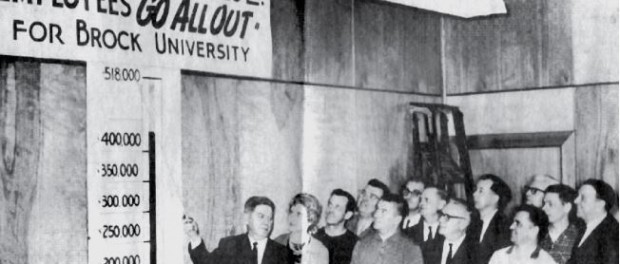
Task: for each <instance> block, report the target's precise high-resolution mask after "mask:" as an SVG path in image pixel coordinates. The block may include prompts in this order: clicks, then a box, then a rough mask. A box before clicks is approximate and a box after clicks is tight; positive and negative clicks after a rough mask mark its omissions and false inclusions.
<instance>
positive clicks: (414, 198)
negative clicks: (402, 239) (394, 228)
mask: <svg viewBox="0 0 620 264" xmlns="http://www.w3.org/2000/svg"><path fill="white" fill-rule="evenodd" d="M424 187H425V184H424V181H422V180H420V179H409V180H408V181H407V182H406V183H405V184H404V185H403V188H402V190H401V194H402V195H403V198H404V199H405V201H407V206H408V207H409V214H408V215H407V217H405V220H403V228H402V229H403V230H404V229H407V228H410V227H412V226H414V225H416V224H418V222H420V218H421V217H422V215H421V214H420V200H421V199H422V192H423V191H424Z"/></svg>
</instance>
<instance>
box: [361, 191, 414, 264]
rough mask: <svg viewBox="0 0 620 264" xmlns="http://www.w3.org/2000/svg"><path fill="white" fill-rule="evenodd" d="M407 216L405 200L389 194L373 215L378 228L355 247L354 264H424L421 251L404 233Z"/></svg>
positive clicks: (375, 227) (384, 197) (383, 198)
mask: <svg viewBox="0 0 620 264" xmlns="http://www.w3.org/2000/svg"><path fill="white" fill-rule="evenodd" d="M405 215H407V206H406V205H405V200H403V198H402V197H401V196H400V195H395V194H391V193H388V194H385V195H384V196H383V197H382V198H381V201H379V203H377V210H376V211H375V213H374V214H373V216H374V220H375V221H374V229H373V230H370V231H369V232H368V234H367V235H365V236H364V237H361V238H360V240H359V242H357V244H356V245H355V249H353V257H352V258H351V264H422V263H423V258H422V252H421V251H420V248H419V247H418V246H417V245H415V243H413V241H411V240H410V239H409V238H407V237H406V236H405V235H403V234H402V232H401V230H400V225H401V222H402V220H403V217H404V216H405Z"/></svg>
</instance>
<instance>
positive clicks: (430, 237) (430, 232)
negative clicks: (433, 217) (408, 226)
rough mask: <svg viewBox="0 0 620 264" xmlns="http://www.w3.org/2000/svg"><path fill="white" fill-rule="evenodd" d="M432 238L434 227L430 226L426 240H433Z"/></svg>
mask: <svg viewBox="0 0 620 264" xmlns="http://www.w3.org/2000/svg"><path fill="white" fill-rule="evenodd" d="M431 239H433V229H432V228H431V227H430V226H429V227H428V238H426V241H431Z"/></svg>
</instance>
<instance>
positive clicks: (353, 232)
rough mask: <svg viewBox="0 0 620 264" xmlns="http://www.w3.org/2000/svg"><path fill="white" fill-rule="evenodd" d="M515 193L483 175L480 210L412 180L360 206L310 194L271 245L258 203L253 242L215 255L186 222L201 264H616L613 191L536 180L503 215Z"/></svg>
mask: <svg viewBox="0 0 620 264" xmlns="http://www.w3.org/2000/svg"><path fill="white" fill-rule="evenodd" d="M511 193H512V192H511V189H510V188H509V186H508V185H507V184H506V183H505V182H504V181H503V180H502V179H501V178H500V177H498V176H496V175H493V174H485V175H481V176H480V177H479V178H478V180H477V182H476V186H475V191H474V193H473V201H470V203H468V202H467V201H465V200H462V199H459V198H456V197H451V196H450V195H449V194H448V193H447V192H446V190H445V189H444V188H441V187H438V186H432V185H429V184H427V183H425V182H424V181H421V180H417V179H410V180H408V181H407V182H406V183H405V184H404V185H403V187H402V190H401V193H400V194H394V193H391V192H390V190H389V188H388V187H387V186H386V185H385V184H384V183H382V182H381V181H379V180H377V179H372V180H370V181H369V182H368V184H367V185H366V186H365V187H364V188H363V189H362V190H361V191H360V192H359V195H358V197H357V200H355V198H354V197H353V196H352V195H351V194H350V193H348V192H346V191H344V190H342V189H335V190H333V191H332V192H331V195H330V196H329V199H328V201H327V208H326V210H325V226H324V227H321V228H319V226H318V224H319V222H320V219H321V212H322V206H321V203H320V202H319V200H318V199H317V198H316V197H315V196H313V195H311V194H308V193H300V194H297V195H295V196H294V197H293V199H292V200H291V202H290V203H289V206H288V229H289V230H288V231H289V232H288V233H285V234H282V235H280V236H278V237H277V238H276V239H274V240H271V239H270V234H271V231H272V229H273V216H274V212H275V205H274V203H273V202H272V201H271V200H270V199H269V198H267V197H258V196H254V197H251V198H249V199H248V200H247V201H246V203H245V206H244V216H245V223H246V225H247V233H245V234H241V235H236V236H231V237H226V238H223V239H221V240H220V242H219V245H218V247H217V248H216V249H214V250H213V251H211V252H209V251H208V250H207V248H206V246H205V243H204V241H203V240H202V239H201V237H200V234H199V232H198V225H197V223H196V222H195V221H194V220H193V219H192V218H191V217H188V218H186V219H185V232H186V234H187V236H188V239H189V245H188V249H189V255H190V258H191V260H192V262H193V263H194V264H215V263H217V264H220V263H221V264H228V263H230V264H233V263H235V264H349V263H351V264H381V263H385V264H401V263H402V264H404V263H411V264H487V263H490V264H510V263H515V264H516V263H519V264H528V263H532V264H538V263H540V264H547V263H549V264H551V263H557V264H567V263H568V264H608V263H614V264H615V263H618V221H617V220H616V219H615V218H614V217H613V216H612V215H611V214H610V209H611V208H612V206H613V205H614V204H615V202H616V201H617V196H616V193H615V192H614V189H613V188H612V187H611V186H610V185H609V184H607V183H605V182H604V181H601V180H596V179H589V180H586V181H584V182H583V183H582V184H581V185H580V186H579V188H578V189H577V190H575V189H573V188H571V187H570V186H568V185H564V184H560V183H559V182H558V181H557V180H556V179H555V178H553V177H550V176H548V175H534V176H533V177H532V178H531V179H530V181H529V182H528V184H527V185H526V186H525V192H524V194H523V203H522V204H521V205H518V206H516V207H515V208H514V210H513V211H512V212H513V213H512V215H511V217H507V216H505V215H504V211H505V209H506V206H507V205H508V203H509V202H510V201H511V200H512V195H511Z"/></svg>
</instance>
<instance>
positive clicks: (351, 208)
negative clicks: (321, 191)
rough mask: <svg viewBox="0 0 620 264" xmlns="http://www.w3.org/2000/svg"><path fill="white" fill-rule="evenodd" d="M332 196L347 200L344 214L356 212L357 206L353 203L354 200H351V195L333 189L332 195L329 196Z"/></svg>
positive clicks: (341, 190)
mask: <svg viewBox="0 0 620 264" xmlns="http://www.w3.org/2000/svg"><path fill="white" fill-rule="evenodd" d="M334 195H336V196H342V197H345V198H347V207H346V209H345V213H346V212H351V213H355V211H357V204H356V203H355V198H353V195H351V194H350V193H349V192H347V191H345V190H343V189H335V190H333V191H332V193H331V194H330V195H329V196H334Z"/></svg>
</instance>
